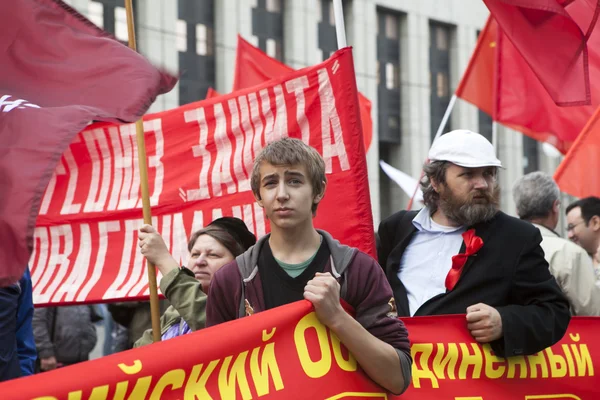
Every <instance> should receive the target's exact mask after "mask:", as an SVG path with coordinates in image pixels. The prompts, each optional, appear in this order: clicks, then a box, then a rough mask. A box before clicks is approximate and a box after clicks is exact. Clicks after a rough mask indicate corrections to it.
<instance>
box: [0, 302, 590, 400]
mask: <svg viewBox="0 0 600 400" xmlns="http://www.w3.org/2000/svg"><path fill="white" fill-rule="evenodd" d="M403 320H404V322H405V324H406V327H407V328H408V330H409V332H410V336H411V341H412V343H413V344H412V353H413V357H414V360H415V362H414V364H413V370H412V372H413V378H412V384H411V387H409V389H408V390H407V392H406V393H405V394H403V395H402V396H401V397H396V396H393V395H391V394H389V393H386V392H385V391H384V390H383V389H382V388H381V387H379V386H378V385H377V384H375V383H374V382H373V381H371V380H370V379H369V378H367V377H366V375H365V374H364V373H363V372H362V371H361V369H360V367H359V366H358V365H357V363H356V360H355V358H354V357H353V356H352V355H351V354H349V353H348V351H347V349H346V348H345V347H344V346H343V345H342V344H340V341H339V339H338V338H337V337H336V336H335V334H333V333H332V332H331V331H329V329H327V328H326V327H325V326H323V325H321V324H320V323H319V321H318V319H317V317H316V314H315V313H314V312H313V311H312V306H311V304H310V303H309V302H308V301H301V302H296V303H293V304H288V305H286V306H283V307H278V308H276V309H273V310H270V311H267V312H263V313H258V314H256V315H253V316H251V317H247V318H243V319H239V320H235V321H231V322H228V323H225V324H222V325H219V326H216V327H212V328H208V329H203V330H201V331H198V332H195V333H192V334H189V335H184V336H181V337H178V338H175V339H171V340H167V341H164V342H160V343H155V344H153V345H151V346H146V347H142V348H139V349H134V350H129V351H126V352H123V353H117V354H114V355H112V356H108V357H104V358H100V359H97V360H93V361H89V362H85V363H81V364H77V365H73V366H70V367H65V368H61V369H58V370H54V371H51V372H46V373H43V374H38V375H34V376H32V377H27V378H20V379H16V380H13V381H8V382H5V383H2V384H0V393H2V394H3V397H6V398H10V399H12V400H20V399H27V400H32V399H35V400H87V399H94V400H101V399H102V400H104V399H120V400H124V399H136V400H138V399H163V400H168V399H186V400H187V399H190V400H192V399H227V400H234V399H244V400H247V399H256V398H265V399H267V398H268V399H329V400H333V399H365V398H371V399H394V398H402V399H404V400H422V399H438V400H446V399H448V400H456V399H461V400H506V399H511V400H514V399H518V400H534V399H547V400H558V399H575V400H591V399H596V398H597V388H596V385H597V378H595V377H594V373H595V371H594V370H597V369H598V368H599V367H600V365H599V362H598V360H599V359H600V345H599V344H598V343H597V341H596V340H594V339H595V336H596V335H595V333H596V332H597V330H598V328H600V320H599V319H598V318H591V317H590V318H585V317H584V318H573V319H572V321H571V325H570V327H569V329H568V331H567V334H566V335H565V337H564V338H563V340H561V342H560V343H558V344H556V345H555V346H553V347H552V348H549V349H546V350H544V351H543V352H540V353H538V354H535V355H532V356H526V357H523V356H519V357H512V358H510V359H508V360H506V359H501V358H498V357H496V356H494V355H493V354H492V352H491V350H490V347H489V346H488V345H485V346H481V345H479V344H477V343H475V342H473V339H472V338H471V336H470V335H469V333H468V331H467V330H466V327H465V324H466V322H465V316H464V315H458V316H457V315H454V316H436V317H417V318H406V319H403ZM440 327H443V330H441V329H440ZM441 332H443V334H441Z"/></svg>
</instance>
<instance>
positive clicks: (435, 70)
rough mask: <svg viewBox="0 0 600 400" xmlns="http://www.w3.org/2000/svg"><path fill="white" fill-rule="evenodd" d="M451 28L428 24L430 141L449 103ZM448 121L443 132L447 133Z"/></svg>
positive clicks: (435, 23) (433, 23)
mask: <svg viewBox="0 0 600 400" xmlns="http://www.w3.org/2000/svg"><path fill="white" fill-rule="evenodd" d="M452 31H453V27H451V26H449V25H445V24H441V23H437V22H430V24H429V71H430V76H431V81H430V84H431V96H430V107H431V118H430V121H431V140H433V138H434V137H435V134H436V132H437V130H438V128H439V126H440V123H441V122H442V119H443V117H444V113H445V112H446V108H447V107H448V104H449V103H450V97H451V96H450V40H451V38H452ZM450 129H451V127H450V121H448V123H447V124H446V128H445V129H444V131H445V132H447V131H449V130H450Z"/></svg>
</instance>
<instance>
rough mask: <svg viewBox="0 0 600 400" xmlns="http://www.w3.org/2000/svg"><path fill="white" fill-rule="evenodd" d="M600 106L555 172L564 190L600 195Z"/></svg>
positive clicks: (575, 194)
mask: <svg viewBox="0 0 600 400" xmlns="http://www.w3.org/2000/svg"><path fill="white" fill-rule="evenodd" d="M599 154H600V108H598V109H597V110H596V112H595V113H594V115H593V116H592V118H591V119H590V120H589V122H588V123H587V125H586V126H585V128H584V129H583V131H582V132H581V133H580V134H579V136H578V137H577V140H576V141H575V143H574V144H573V146H572V147H571V149H570V150H569V152H568V153H567V155H566V157H565V158H564V160H563V161H562V162H561V163H560V165H559V166H558V168H557V170H556V172H555V173H554V180H555V181H556V183H557V184H558V187H560V189H561V190H562V191H563V192H566V193H569V194H570V195H571V196H575V197H580V198H581V197H588V196H597V197H600V180H599V179H598V171H600V157H598V155H599Z"/></svg>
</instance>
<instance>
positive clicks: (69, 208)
mask: <svg viewBox="0 0 600 400" xmlns="http://www.w3.org/2000/svg"><path fill="white" fill-rule="evenodd" d="M79 142H81V139H80V137H79V135H77V136H76V137H75V139H73V143H79ZM63 158H64V159H65V161H66V162H67V173H68V175H69V182H68V184H67V194H66V196H65V201H64V203H63V206H62V209H61V211H60V213H61V215H67V214H77V213H78V212H79V211H80V210H81V204H73V198H74V197H75V188H76V187H77V176H78V175H79V170H78V168H77V163H76V162H75V158H74V157H73V152H72V151H71V148H70V147H67V149H66V150H65V152H64V153H63Z"/></svg>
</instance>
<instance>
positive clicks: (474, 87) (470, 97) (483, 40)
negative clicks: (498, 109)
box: [456, 18, 497, 115]
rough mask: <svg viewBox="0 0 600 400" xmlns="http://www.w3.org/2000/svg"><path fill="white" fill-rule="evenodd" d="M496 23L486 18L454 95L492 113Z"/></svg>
mask: <svg viewBox="0 0 600 400" xmlns="http://www.w3.org/2000/svg"><path fill="white" fill-rule="evenodd" d="M496 31H497V24H496V22H495V21H494V20H493V19H492V18H488V20H487V22H486V23H485V26H484V27H483V30H482V31H481V33H480V34H479V39H478V40H477V45H476V46H475V50H474V51H473V55H472V56H471V59H470V60H469V65H468V66H467V69H466V70H465V73H464V75H463V77H462V79H461V80H460V83H459V84H458V88H457V89H456V96H458V97H460V98H462V99H464V100H466V101H468V102H469V103H471V104H474V105H475V106H477V108H479V109H480V110H481V111H485V112H486V113H488V114H489V115H494V101H493V100H494V79H493V77H494V66H495V64H494V63H495V57H496Z"/></svg>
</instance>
